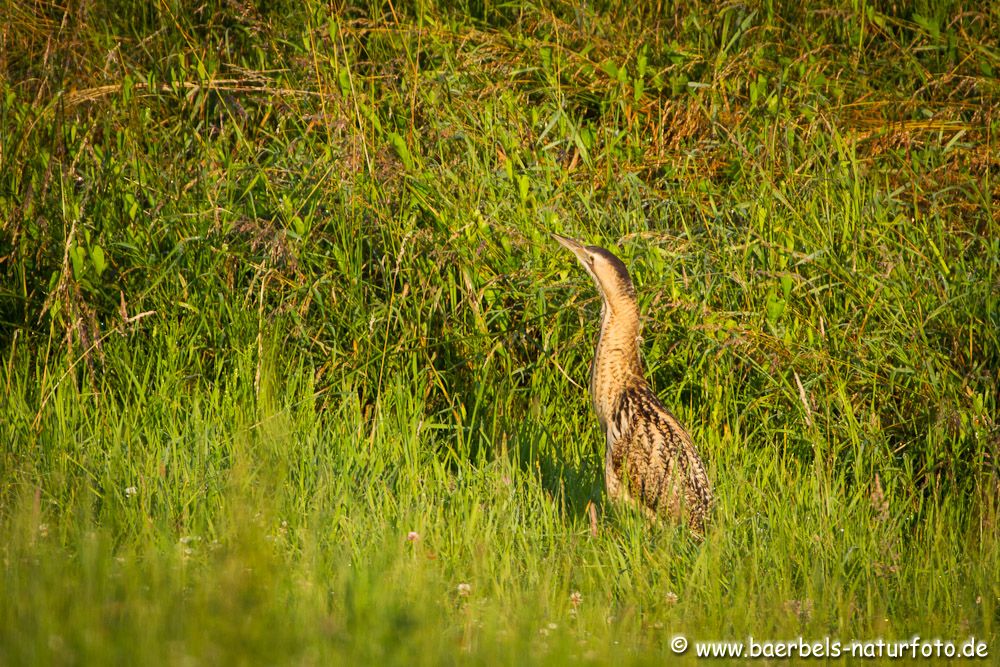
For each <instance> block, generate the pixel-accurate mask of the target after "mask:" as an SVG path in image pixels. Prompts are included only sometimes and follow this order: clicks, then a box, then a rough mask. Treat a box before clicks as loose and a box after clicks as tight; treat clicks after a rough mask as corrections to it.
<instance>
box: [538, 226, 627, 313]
mask: <svg viewBox="0 0 1000 667" xmlns="http://www.w3.org/2000/svg"><path fill="white" fill-rule="evenodd" d="M552 236H554V237H555V239H556V241H559V243H561V244H562V245H563V246H564V247H566V248H569V249H570V250H571V251H573V254H574V255H576V258H577V259H578V260H580V264H583V268H585V269H586V270H587V273H589V274H590V277H591V278H593V279H594V283H596V284H597V289H598V290H600V292H601V297H602V298H603V299H604V302H605V303H606V304H609V305H611V306H612V307H614V306H616V305H617V304H619V303H621V302H622V301H623V300H624V301H625V302H627V303H634V302H635V288H634V287H633V286H632V277H631V276H629V274H628V269H626V268H625V264H624V263H622V261H621V260H620V259H618V258H617V257H615V256H614V255H613V254H611V252H610V251H608V250H605V249H604V248H601V247H600V246H596V245H583V244H582V243H580V242H579V241H574V240H573V239H570V238H566V237H565V236H559V235H558V234H553V235H552Z"/></svg>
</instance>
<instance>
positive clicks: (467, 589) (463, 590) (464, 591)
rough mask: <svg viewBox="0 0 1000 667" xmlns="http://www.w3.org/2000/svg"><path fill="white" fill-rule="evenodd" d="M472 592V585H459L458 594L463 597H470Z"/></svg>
mask: <svg viewBox="0 0 1000 667" xmlns="http://www.w3.org/2000/svg"><path fill="white" fill-rule="evenodd" d="M471 593H472V586H470V585H469V584H466V583H461V584H459V585H458V594H459V595H461V596H462V597H468V596H469V594H471Z"/></svg>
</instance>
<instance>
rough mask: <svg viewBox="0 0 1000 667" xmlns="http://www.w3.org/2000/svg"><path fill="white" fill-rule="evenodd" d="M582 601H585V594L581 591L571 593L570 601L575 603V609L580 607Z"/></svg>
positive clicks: (572, 603)
mask: <svg viewBox="0 0 1000 667" xmlns="http://www.w3.org/2000/svg"><path fill="white" fill-rule="evenodd" d="M581 602H583V594H582V593H580V591H573V592H572V593H570V594H569V603H570V604H571V605H573V608H574V609H576V608H577V607H579V606H580V603H581Z"/></svg>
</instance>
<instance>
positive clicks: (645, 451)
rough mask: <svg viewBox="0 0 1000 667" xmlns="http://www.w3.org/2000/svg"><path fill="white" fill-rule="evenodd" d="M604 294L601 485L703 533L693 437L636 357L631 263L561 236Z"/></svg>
mask: <svg viewBox="0 0 1000 667" xmlns="http://www.w3.org/2000/svg"><path fill="white" fill-rule="evenodd" d="M556 239H557V240H558V241H559V242H560V243H561V244H562V245H564V246H565V247H567V248H569V249H570V250H572V251H573V254H574V255H576V257H577V259H579V260H580V263H581V264H582V265H583V267H584V268H585V269H586V270H587V273H589V274H590V276H591V277H592V278H593V279H594V283H595V284H596V285H597V288H598V290H599V291H600V293H601V329H600V333H599V334H598V337H597V349H596V351H595V352H594V361H593V365H592V366H591V369H590V394H591V396H592V397H593V400H594V410H595V411H596V412H597V419H598V421H599V422H600V424H601V428H602V429H603V430H604V434H605V437H606V439H607V452H606V456H605V471H604V472H605V484H606V486H607V490H608V496H610V497H611V499H612V500H623V501H631V502H634V503H636V504H638V505H639V506H640V507H642V508H643V509H644V510H645V512H646V513H647V514H648V515H651V516H654V517H659V516H664V515H665V516H668V517H671V518H673V519H677V520H684V521H686V522H687V524H688V525H689V526H690V527H691V529H692V530H693V531H694V532H696V533H699V534H701V533H702V532H703V530H704V525H705V520H706V519H707V516H708V512H709V509H710V508H711V505H712V490H711V485H710V484H709V481H708V475H707V474H706V473H705V466H704V464H703V463H702V460H701V457H700V456H699V455H698V451H697V450H696V449H695V446H694V443H693V442H692V441H691V436H689V435H688V433H687V431H685V430H684V427H683V426H681V425H680V423H679V422H678V421H677V419H676V418H674V416H673V415H672V414H670V411H669V410H667V409H666V408H665V407H664V406H663V404H662V403H661V402H660V400H659V399H658V398H657V397H656V394H654V393H653V392H652V390H651V389H650V388H649V383H648V382H646V378H645V376H644V374H643V367H642V361H641V359H640V357H639V342H638V339H639V307H638V304H637V303H636V300H635V289H634V287H633V286H632V279H631V277H630V276H629V274H628V270H627V269H626V268H625V265H624V264H623V263H622V262H621V260H620V259H618V258H617V257H615V256H614V255H613V254H612V253H610V252H609V251H607V250H605V249H604V248H600V247H597V246H584V245H583V244H581V243H579V242H577V241H574V240H572V239H568V238H565V237H563V236H558V235H556Z"/></svg>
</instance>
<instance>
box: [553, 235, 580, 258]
mask: <svg viewBox="0 0 1000 667" xmlns="http://www.w3.org/2000/svg"><path fill="white" fill-rule="evenodd" d="M552 238H554V239H555V240H556V241H559V243H560V244H561V245H562V246H563V247H564V248H568V249H569V250H572V251H573V254H574V255H576V256H577V258H579V260H580V261H581V262H582V261H583V258H584V254H585V253H586V249H585V248H584V247H583V244H582V243H580V242H579V241H574V240H573V239H571V238H568V237H566V236H560V235H559V234H553V235H552Z"/></svg>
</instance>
